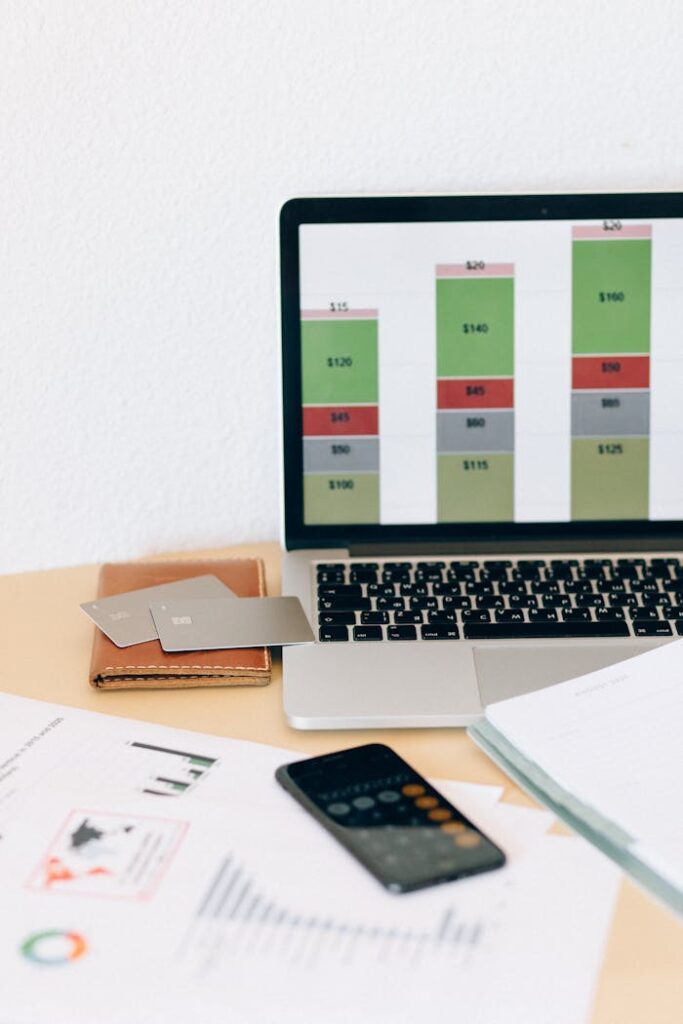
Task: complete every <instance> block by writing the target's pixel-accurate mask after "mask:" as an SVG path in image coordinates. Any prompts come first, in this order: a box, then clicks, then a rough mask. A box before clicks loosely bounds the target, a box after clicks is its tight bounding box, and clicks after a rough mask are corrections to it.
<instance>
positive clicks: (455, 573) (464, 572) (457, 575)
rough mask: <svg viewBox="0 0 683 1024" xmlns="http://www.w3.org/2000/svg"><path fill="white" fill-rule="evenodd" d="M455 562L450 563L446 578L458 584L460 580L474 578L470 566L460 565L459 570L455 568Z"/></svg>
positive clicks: (473, 572)
mask: <svg viewBox="0 0 683 1024" xmlns="http://www.w3.org/2000/svg"><path fill="white" fill-rule="evenodd" d="M457 565H458V563H457V562H451V567H450V569H449V570H448V572H447V573H446V577H447V578H448V579H449V580H451V581H452V582H454V583H458V582H460V581H462V580H473V579H474V578H475V575H476V574H475V571H474V569H473V568H472V567H471V566H467V565H462V566H461V567H460V568H456V566H457Z"/></svg>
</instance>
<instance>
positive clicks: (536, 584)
mask: <svg viewBox="0 0 683 1024" xmlns="http://www.w3.org/2000/svg"><path fill="white" fill-rule="evenodd" d="M560 589H561V588H560V584H559V583H558V582H557V581H556V580H534V581H533V582H532V584H531V593H532V594H559V593H560Z"/></svg>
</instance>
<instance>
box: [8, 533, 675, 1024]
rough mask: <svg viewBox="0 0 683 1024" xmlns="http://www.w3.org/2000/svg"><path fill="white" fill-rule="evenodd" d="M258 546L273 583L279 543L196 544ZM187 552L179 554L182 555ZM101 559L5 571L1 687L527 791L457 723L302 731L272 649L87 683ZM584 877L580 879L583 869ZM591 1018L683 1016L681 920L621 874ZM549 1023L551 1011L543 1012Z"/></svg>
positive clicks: (271, 585) (271, 589)
mask: <svg viewBox="0 0 683 1024" xmlns="http://www.w3.org/2000/svg"><path fill="white" fill-rule="evenodd" d="M245 554H254V555H260V556H261V557H263V558H264V559H265V561H266V567H267V576H268V593H269V594H277V593H279V590H280V550H279V546H278V545H277V544H275V543H269V544H260V545H250V546H242V547H239V548H229V549H224V550H221V551H209V552H194V553H193V555H192V556H188V557H197V556H199V555H201V556H202V557H203V556H205V555H208V556H216V557H218V556H221V557H229V556H231V555H245ZM179 557H183V556H179ZM97 571H98V568H97V566H92V565H91V566H83V567H79V568H75V569H57V570H50V571H48V572H33V573H23V574H20V575H12V576H4V577H2V576H0V623H2V627H1V628H0V665H1V666H2V680H1V682H0V687H1V688H2V689H3V690H5V691H7V692H10V693H16V694H20V695H22V696H25V697H36V698H39V699H42V700H48V701H54V702H56V703H61V704H69V705H72V706H74V707H80V708H86V709H88V710H91V711H100V712H105V713H107V714H112V715H123V716H126V717H130V718H139V719H144V720H146V721H149V722H159V723H162V724H165V725H171V726H176V727H178V728H186V729H197V730H199V731H201V732H208V733H219V734H221V735H224V736H232V737H236V738H242V739H249V740H257V741H260V742H263V743H273V744H276V745H278V746H282V747H290V748H291V749H292V750H299V751H303V752H305V753H308V754H321V753H325V752H326V751H329V750H333V749H335V748H338V747H343V746H351V745H353V744H354V743H358V742H359V739H362V740H363V741H368V742H370V741H373V740H380V741H382V742H385V743H389V744H390V745H391V746H393V747H394V748H395V749H396V750H398V752H399V753H400V754H401V755H402V756H403V757H405V758H406V760H408V761H410V762H411V763H413V764H414V765H415V767H416V768H417V769H418V770H419V771H421V772H422V773H424V774H426V775H436V776H441V777H446V778H454V779H463V780H466V781H469V782H479V783H489V784H496V785H503V786H504V787H505V799H506V800H509V801H510V802H514V803H529V800H528V799H527V798H526V797H525V795H524V794H523V793H522V792H521V791H520V790H519V789H518V788H517V786H515V785H514V784H513V783H511V782H510V781H509V780H508V779H507V778H506V776H504V775H503V774H502V773H501V772H500V771H499V770H498V768H496V766H495V765H494V764H493V763H492V762H491V761H489V760H488V758H487V757H485V755H484V754H483V753H481V751H480V750H479V749H478V748H477V747H476V746H475V745H474V744H473V743H472V742H471V740H470V739H469V738H468V737H467V735H466V734H465V732H464V731H463V730H461V729H410V730H408V729H406V730H383V731H381V732H380V731H367V732H363V733H362V734H361V733H358V732H341V731H340V732H298V731H296V730H294V729H291V728H290V727H289V726H288V725H287V724H286V722H285V719H284V715H283V712H282V701H281V695H280V688H281V672H280V665H279V663H278V662H277V661H276V663H275V666H274V673H273V681H272V683H271V685H270V686H267V687H256V688H235V689H230V688H219V689H197V690H195V689H192V690H175V691H170V692H169V691H163V690H152V691H142V690H137V691H136V690H129V691H119V692H110V693H102V692H99V691H95V690H92V689H91V688H90V686H89V685H88V666H89V662H90V647H91V644H92V630H93V626H92V625H91V624H90V622H89V621H88V619H87V618H86V617H85V615H84V614H83V613H82V612H81V610H80V609H79V607H78V606H79V604H80V603H81V602H83V601H88V600H91V599H92V598H93V597H94V596H95V591H96V581H97ZM577 885H580V880H579V879H577ZM592 1021H593V1024H674V1022H677V1021H683V927H682V926H681V925H680V923H679V922H678V921H677V920H676V918H674V916H673V915H672V914H670V913H669V912H668V911H667V910H665V909H664V908H663V907H661V906H660V905H658V904H657V903H655V902H654V900H652V899H651V898H650V897H649V896H647V895H646V894H645V893H643V892H642V891H641V890H640V889H638V888H637V887H636V886H635V885H634V884H633V883H632V882H630V881H628V880H625V881H624V883H623V885H622V888H621V892H620V897H619V901H618V904H617V908H616V912H615V916H614V921H613V924H612V929H611V933H610V937H609V941H608V944H607V948H606V951H605V959H604V964H603V969H602V972H601V976H600V979H599V983H598V989H597V993H596V999H595V1004H594V1013H593V1018H592ZM548 1024H552V1022H550V1021H549V1022H548Z"/></svg>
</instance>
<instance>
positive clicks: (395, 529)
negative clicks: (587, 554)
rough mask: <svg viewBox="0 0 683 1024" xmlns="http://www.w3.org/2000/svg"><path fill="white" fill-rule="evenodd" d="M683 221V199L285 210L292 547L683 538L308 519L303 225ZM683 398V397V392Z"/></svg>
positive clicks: (621, 530) (535, 526) (331, 205)
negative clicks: (303, 389)
mask: <svg viewBox="0 0 683 1024" xmlns="http://www.w3.org/2000/svg"><path fill="white" fill-rule="evenodd" d="M641 217H643V218H666V217H683V193H679V192H656V193H605V194H596V193H591V194H590V195H588V194H570V195H509V196H505V195H502V196H410V197H380V198H371V197H362V198H318V199H303V198H302V199H290V200H289V201H288V202H286V203H285V204H284V206H283V207H282V209H281V211H280V302H281V311H280V315H281V328H282V387H283V394H282V409H283V442H284V537H285V545H286V547H287V548H288V549H289V550H293V549H297V548H326V547H354V546H362V545H377V546H379V545H382V544H384V545H388V546H391V545H392V544H393V545H396V544H416V545H419V544H443V545H445V546H448V545H454V546H457V545H468V544H469V545H471V544H475V545H476V544H482V545H485V544H487V543H491V542H496V543H501V542H503V543H509V544H511V545H513V546H516V547H524V545H525V544H533V545H538V544H539V543H542V544H543V545H546V546H549V547H553V546H561V545H562V544H567V543H569V544H575V543H586V544H587V543H588V542H589V541H590V542H591V546H594V545H595V544H597V545H600V543H601V542H603V541H604V542H605V543H606V544H609V545H610V546H613V545H614V544H615V543H618V542H624V543H627V542H636V543H637V544H638V545H640V546H642V547H644V548H645V547H647V545H648V543H651V544H653V545H654V544H656V543H657V542H658V541H660V542H661V540H662V538H666V541H667V543H671V544H678V543H680V542H681V541H683V521H682V520H666V521H665V520H657V521H651V520H628V519H626V520H608V521H604V520H590V521H585V522H580V523H573V522H559V523H558V522H538V523H425V524H415V523H406V524H382V523H378V524H372V525H368V524H353V525H347V524H339V525H311V524H306V523H305V522H304V508H303V445H302V435H303V430H302V406H301V321H300V316H299V311H300V290H299V284H300V282H299V227H300V225H302V224H357V223H377V224H379V223H392V222H399V223H401V222H402V223H410V222H413V223H414V222H429V221H435V222H437V221H453V222H457V221H474V220H481V221H504V220H509V221H515V220H520V221H523V220H540V221H543V220H548V221H550V220H570V219H573V218H576V219H580V220H602V219H604V218H623V219H633V218H641ZM682 398H683V396H682Z"/></svg>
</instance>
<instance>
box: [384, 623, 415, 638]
mask: <svg viewBox="0 0 683 1024" xmlns="http://www.w3.org/2000/svg"><path fill="white" fill-rule="evenodd" d="M387 636H388V638H389V639H390V640H417V632H416V630H415V626H389V627H387Z"/></svg>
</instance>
